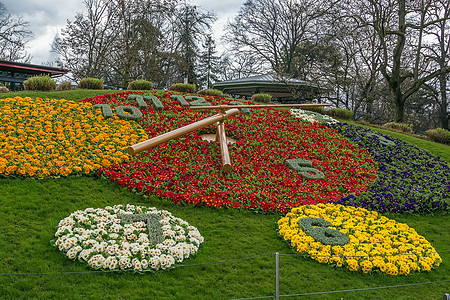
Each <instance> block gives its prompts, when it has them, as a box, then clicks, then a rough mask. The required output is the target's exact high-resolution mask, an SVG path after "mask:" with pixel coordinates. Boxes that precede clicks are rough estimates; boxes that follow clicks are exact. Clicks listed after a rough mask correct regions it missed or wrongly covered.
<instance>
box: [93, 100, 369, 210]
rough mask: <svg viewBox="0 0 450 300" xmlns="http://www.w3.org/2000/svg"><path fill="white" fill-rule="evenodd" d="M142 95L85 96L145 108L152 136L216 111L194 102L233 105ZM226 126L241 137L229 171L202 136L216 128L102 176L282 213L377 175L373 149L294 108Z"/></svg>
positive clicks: (207, 201) (137, 187) (147, 189)
mask: <svg viewBox="0 0 450 300" xmlns="http://www.w3.org/2000/svg"><path fill="white" fill-rule="evenodd" d="M142 96H143V97H141V99H140V98H139V97H136V96H135V95H133V96H132V97H111V96H110V95H107V96H99V97H94V98H88V99H85V100H84V101H86V102H89V103H92V104H94V105H108V108H110V109H111V111H112V112H113V111H116V109H117V107H123V106H132V107H140V111H141V112H142V117H141V118H140V119H138V120H137V122H138V123H139V124H140V125H141V126H142V127H143V128H144V129H145V131H146V133H147V135H148V136H149V137H150V138H152V137H155V136H158V135H160V134H163V133H166V132H169V131H171V130H174V129H177V128H180V127H183V126H185V125H188V124H191V123H194V122H196V121H199V120H201V119H204V118H206V117H209V116H211V115H212V114H214V113H215V112H210V111H197V110H195V111H194V110H191V109H189V102H188V101H191V102H192V105H202V103H205V102H208V103H211V104H214V105H216V104H229V103H231V102H233V100H232V99H226V98H223V97H205V98H204V99H198V98H199V97H192V98H189V97H190V96H189V95H174V94H172V93H170V92H156V91H155V92H154V93H153V94H152V95H150V96H144V95H142ZM142 100H144V103H143V102H142ZM233 103H234V102H233ZM225 126H226V133H227V136H230V137H231V138H233V139H234V140H235V141H236V142H235V143H234V144H232V145H229V152H230V157H231V163H232V165H233V170H232V171H231V172H229V173H223V172H222V170H221V166H220V163H221V160H220V147H219V145H217V144H216V143H214V142H208V141H207V140H203V139H202V138H201V135H202V134H212V133H214V132H215V126H214V125H211V126H210V127H207V128H204V129H202V130H199V131H196V132H192V133H190V134H188V135H185V136H183V137H180V138H178V139H174V140H171V141H169V142H167V143H165V144H161V145H159V146H157V147H155V148H152V149H150V150H148V151H146V152H143V153H140V154H138V155H136V156H134V157H133V158H132V159H131V160H130V161H128V162H127V163H124V164H114V165H111V166H108V167H103V168H101V169H99V171H98V173H99V174H102V175H103V176H105V177H107V178H109V179H111V180H113V181H115V182H117V183H118V184H120V185H121V186H123V187H126V188H128V189H130V190H134V191H136V192H139V193H142V194H145V195H157V196H160V197H163V198H166V199H169V200H171V201H172V202H173V203H176V204H178V203H184V204H194V205H199V206H209V207H216V208H223V207H233V208H243V209H251V210H256V211H260V212H280V213H286V212H287V211H288V210H289V209H290V208H292V207H295V206H299V205H303V204H311V203H323V202H329V201H333V200H335V201H337V200H338V199H340V198H341V197H344V196H346V195H350V194H356V195H358V194H359V193H361V192H362V191H364V190H366V189H367V188H368V187H369V185H370V184H371V182H373V181H374V180H375V178H376V173H377V163H376V162H375V161H374V160H373V159H372V158H371V156H370V154H369V153H368V151H366V150H364V149H362V148H361V147H358V146H356V145H354V144H352V143H351V142H348V141H346V140H345V139H343V138H342V136H341V135H340V134H338V133H337V132H336V131H335V130H331V129H329V128H327V127H326V126H325V125H322V124H319V123H309V122H305V121H303V120H301V119H298V118H295V117H292V116H291V115H290V113H289V111H283V110H276V109H253V110H252V109H250V114H248V111H247V114H245V113H241V114H238V115H236V116H234V117H231V118H230V119H227V120H226V122H225ZM130 146H131V145H130ZM299 162H301V163H299Z"/></svg>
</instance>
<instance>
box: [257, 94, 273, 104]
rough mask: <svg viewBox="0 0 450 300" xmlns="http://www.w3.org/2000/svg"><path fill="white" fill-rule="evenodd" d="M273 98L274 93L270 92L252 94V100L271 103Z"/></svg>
mask: <svg viewBox="0 0 450 300" xmlns="http://www.w3.org/2000/svg"><path fill="white" fill-rule="evenodd" d="M271 99H272V95H270V94H254V95H253V96H252V101H255V102H261V103H269V102H270V100H271Z"/></svg>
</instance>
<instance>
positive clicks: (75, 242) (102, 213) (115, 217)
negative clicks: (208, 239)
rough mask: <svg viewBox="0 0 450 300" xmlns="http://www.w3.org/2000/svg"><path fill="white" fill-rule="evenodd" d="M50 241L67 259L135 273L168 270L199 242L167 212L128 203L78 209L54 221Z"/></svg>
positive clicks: (192, 230)
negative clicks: (51, 239)
mask: <svg viewBox="0 0 450 300" xmlns="http://www.w3.org/2000/svg"><path fill="white" fill-rule="evenodd" d="M55 238H56V241H54V245H55V246H56V247H58V249H59V250H60V251H63V252H65V253H66V255H67V257H68V258H70V259H74V260H75V259H78V260H80V261H82V262H86V263H87V264H88V265H89V266H90V267H92V268H95V269H104V270H127V269H131V270H134V271H149V270H159V269H167V268H170V267H171V266H173V265H174V264H175V263H177V262H178V263H179V262H182V261H183V260H184V259H187V258H189V256H190V255H193V254H195V253H196V252H197V250H198V248H199V246H200V245H201V243H203V240H204V239H203V237H202V235H201V234H200V232H199V231H198V230H197V229H196V228H195V227H194V226H191V225H189V224H188V223H187V222H186V221H184V220H182V219H180V218H177V217H174V216H173V215H172V214H171V213H170V212H168V211H165V210H158V209H156V208H154V207H149V208H147V207H141V206H134V205H129V204H127V205H126V206H124V205H115V206H113V207H111V206H107V207H105V208H96V209H94V208H87V209H85V210H77V211H75V212H74V213H72V214H70V215H69V216H68V217H66V218H64V219H62V220H61V221H60V222H59V224H58V229H57V231H56V233H55Z"/></svg>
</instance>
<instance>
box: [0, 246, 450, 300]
mask: <svg viewBox="0 0 450 300" xmlns="http://www.w3.org/2000/svg"><path fill="white" fill-rule="evenodd" d="M443 252H450V250H444V251H439V252H438V253H443ZM274 255H281V256H302V257H310V256H317V255H310V254H309V255H307V254H303V255H302V254H279V253H273V254H261V255H255V256H249V257H244V258H236V259H229V260H221V261H215V262H206V263H198V264H189V265H175V266H173V267H171V269H172V268H184V267H191V266H204V265H213V264H223V263H228V262H236V261H244V260H251V259H255V258H259V257H267V256H274ZM395 255H408V254H394V255H390V256H395ZM409 255H411V254H409ZM353 257H366V256H353ZM118 272H136V271H134V270H98V271H81V272H47V273H45V272H39V273H0V276H42V275H74V274H99V273H103V274H109V273H118ZM443 282H450V280H440V281H431V282H418V283H410V284H401V285H391V286H379V287H371V288H360V289H347V290H336V291H323V292H313V293H301V294H288V295H277V296H279V297H294V296H309V295H323V294H333V293H346V292H359V291H369V290H377V289H389V288H398V287H410V286H418V285H426V284H436V283H443ZM269 298H275V296H261V297H252V298H239V299H235V300H251V299H269Z"/></svg>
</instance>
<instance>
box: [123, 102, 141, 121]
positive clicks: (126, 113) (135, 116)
mask: <svg viewBox="0 0 450 300" xmlns="http://www.w3.org/2000/svg"><path fill="white" fill-rule="evenodd" d="M116 114H117V116H118V117H119V118H121V119H124V120H139V119H142V117H143V115H142V112H141V111H140V110H139V109H138V108H137V107H134V106H123V105H121V106H117V107H116Z"/></svg>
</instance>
